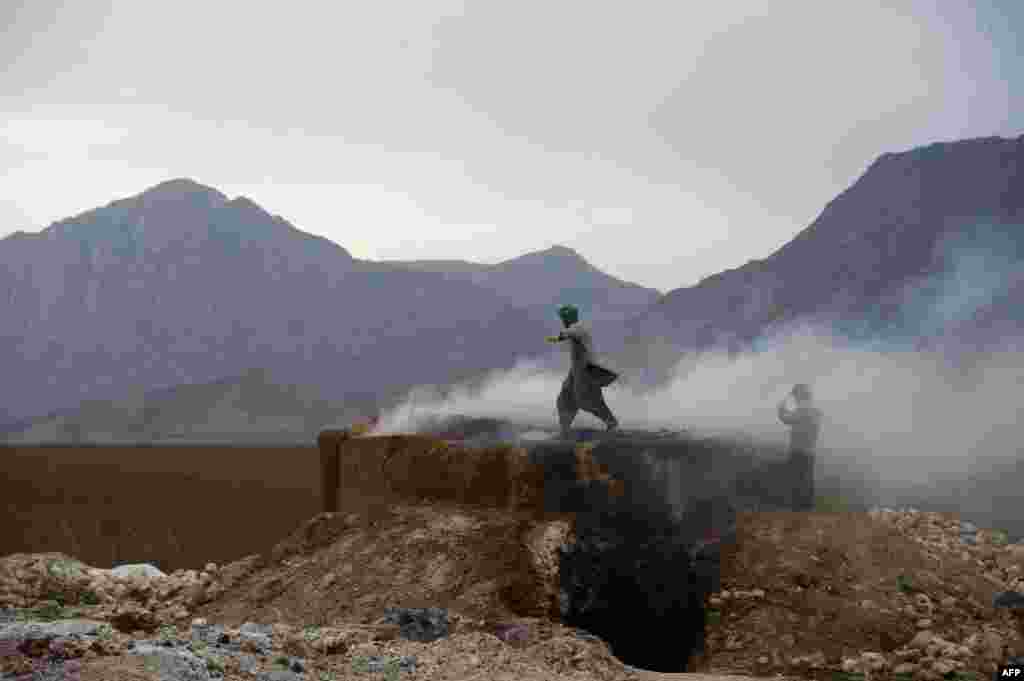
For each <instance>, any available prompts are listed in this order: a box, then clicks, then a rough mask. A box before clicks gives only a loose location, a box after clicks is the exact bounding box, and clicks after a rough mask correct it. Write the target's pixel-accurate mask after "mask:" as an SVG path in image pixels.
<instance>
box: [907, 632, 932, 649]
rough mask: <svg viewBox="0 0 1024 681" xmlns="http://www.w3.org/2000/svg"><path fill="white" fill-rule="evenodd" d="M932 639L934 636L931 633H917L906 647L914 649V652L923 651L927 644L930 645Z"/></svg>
mask: <svg viewBox="0 0 1024 681" xmlns="http://www.w3.org/2000/svg"><path fill="white" fill-rule="evenodd" d="M933 638H935V634H934V633H932V632H931V631H928V630H927V629H925V630H924V631H919V632H917V634H916V635H915V636H914V638H912V639H910V643H908V644H907V647H908V648H914V649H916V650H924V649H925V648H926V647H927V646H928V644H929V643H931V641H932V639H933Z"/></svg>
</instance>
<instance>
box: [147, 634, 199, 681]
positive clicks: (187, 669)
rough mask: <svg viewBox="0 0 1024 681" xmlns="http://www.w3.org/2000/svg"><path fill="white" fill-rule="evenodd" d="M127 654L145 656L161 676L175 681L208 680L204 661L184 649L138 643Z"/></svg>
mask: <svg viewBox="0 0 1024 681" xmlns="http://www.w3.org/2000/svg"><path fill="white" fill-rule="evenodd" d="M128 654H129V655H138V656H140V657H144V658H146V659H147V662H149V663H151V664H152V665H154V666H155V667H156V670H157V673H158V674H159V675H160V677H161V678H166V679H174V680H175V681H210V673H209V671H207V668H206V662H205V661H203V660H202V659H200V658H199V657H198V656H196V655H194V654H193V653H191V652H189V651H188V650H185V649H180V648H177V649H176V648H164V647H161V646H154V645H151V644H148V643H140V644H136V645H135V647H134V648H132V649H131V650H130V651H128Z"/></svg>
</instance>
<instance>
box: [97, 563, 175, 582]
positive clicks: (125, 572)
mask: <svg viewBox="0 0 1024 681" xmlns="http://www.w3.org/2000/svg"><path fill="white" fill-rule="evenodd" d="M110 574H111V575H113V576H115V577H148V578H151V579H153V578H156V579H159V578H163V577H166V576H167V575H166V574H164V572H163V571H161V570H160V569H159V568H158V567H156V566H155V565H150V564H149V563H132V564H130V565H118V566H117V567H115V568H111V570H110Z"/></svg>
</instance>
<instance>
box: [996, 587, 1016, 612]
mask: <svg viewBox="0 0 1024 681" xmlns="http://www.w3.org/2000/svg"><path fill="white" fill-rule="evenodd" d="M992 607H994V608H1009V609H1012V610H1016V609H1018V608H1024V594H1022V593H1020V592H1018V591H1001V592H999V593H997V594H996V595H995V596H994V597H993V598H992Z"/></svg>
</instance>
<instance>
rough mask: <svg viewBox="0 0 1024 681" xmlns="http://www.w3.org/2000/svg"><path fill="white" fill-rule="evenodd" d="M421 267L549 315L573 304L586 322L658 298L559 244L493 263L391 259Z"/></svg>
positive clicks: (611, 317) (618, 316)
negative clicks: (600, 268)
mask: <svg viewBox="0 0 1024 681" xmlns="http://www.w3.org/2000/svg"><path fill="white" fill-rule="evenodd" d="M392 264H400V265H402V266H404V267H409V268H412V269H417V270H421V271H429V272H440V273H443V274H444V275H445V276H447V277H450V278H456V279H462V280H468V281H472V282H474V283H476V284H478V285H480V286H483V287H485V288H488V289H491V290H493V291H495V292H496V293H498V294H499V295H501V296H502V297H503V298H505V299H507V300H508V301H509V303H510V304H512V305H515V306H517V307H526V308H531V309H536V310H537V311H538V313H539V314H542V315H548V316H550V315H551V314H552V312H551V311H552V309H553V308H554V307H556V306H557V305H560V304H563V303H573V304H575V305H577V306H578V307H579V308H580V310H581V312H582V314H583V315H584V316H585V317H586V318H587V319H588V320H590V321H592V322H596V323H599V324H600V323H602V322H607V321H618V320H622V319H624V318H626V317H631V316H633V315H635V314H636V313H637V312H638V311H639V310H641V309H642V308H645V307H646V306H648V305H650V304H651V303H653V302H655V301H656V300H657V299H658V296H659V293H658V291H656V290H654V289H650V288H645V287H643V286H638V285H636V284H631V283H629V282H625V281H622V280H620V279H616V278H615V277H612V276H610V275H608V274H605V273H604V272H602V271H601V270H599V269H597V268H596V267H594V266H593V265H591V264H590V263H589V262H587V261H586V260H585V259H584V258H583V257H582V256H581V255H580V254H579V253H577V252H576V251H574V250H572V249H571V248H566V247H564V246H553V247H552V248H548V249H546V250H543V251H536V252H533V253H527V254H525V255H522V256H519V257H517V258H512V259H511V260H506V261H504V262H500V263H498V264H496V265H480V264H477V263H470V262H465V261H460V260H418V261H405V262H403V261H393V263H392Z"/></svg>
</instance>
